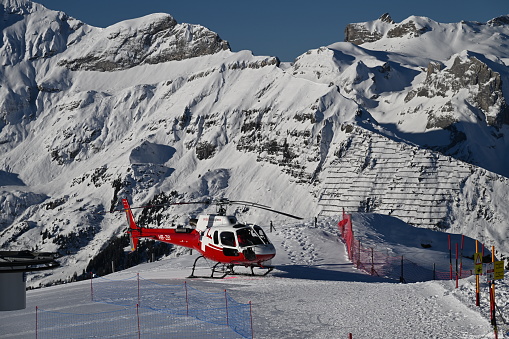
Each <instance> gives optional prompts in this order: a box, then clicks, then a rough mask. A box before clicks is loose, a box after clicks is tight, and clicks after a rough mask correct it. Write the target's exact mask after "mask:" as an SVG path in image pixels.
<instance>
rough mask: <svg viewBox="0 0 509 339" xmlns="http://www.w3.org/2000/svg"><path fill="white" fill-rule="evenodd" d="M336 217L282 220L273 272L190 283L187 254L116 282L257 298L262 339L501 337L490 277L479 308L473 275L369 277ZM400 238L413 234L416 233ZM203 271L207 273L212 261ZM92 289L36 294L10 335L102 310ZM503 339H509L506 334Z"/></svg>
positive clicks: (13, 316) (3, 316)
mask: <svg viewBox="0 0 509 339" xmlns="http://www.w3.org/2000/svg"><path fill="white" fill-rule="evenodd" d="M353 220H354V223H356V224H357V227H358V228H359V230H360V229H363V230H364V232H365V234H368V233H369V229H375V228H377V227H380V225H370V224H369V222H373V221H376V222H377V223H380V222H383V223H384V226H383V227H388V228H390V227H391V222H397V223H398V221H397V220H396V219H394V218H390V217H386V218H383V217H380V216H378V217H375V218H370V217H366V216H365V215H354V218H353ZM336 222H337V221H336V220H335V219H319V220H318V224H317V225H316V227H315V225H314V223H313V222H308V223H304V224H287V225H279V226H278V225H276V224H275V225H276V231H273V232H272V233H269V234H268V235H269V238H270V239H271V240H272V241H273V242H274V244H275V245H276V248H277V251H278V254H277V256H276V258H275V259H274V261H273V264H274V265H276V266H277V269H275V270H274V271H273V272H272V273H271V274H270V275H269V276H266V277H251V276H244V275H241V276H232V277H228V278H226V279H223V280H214V279H205V278H200V279H186V277H187V276H188V275H189V273H190V270H191V265H192V262H193V260H194V258H195V257H196V254H193V255H189V254H188V253H185V251H180V252H181V253H182V254H181V255H180V256H178V257H173V258H170V257H169V258H165V259H163V260H160V261H157V262H153V263H147V264H143V265H139V266H137V267H133V268H130V269H128V270H125V271H122V272H117V273H114V274H111V275H109V276H108V278H109V279H122V278H126V277H128V276H129V277H130V276H132V275H133V274H135V273H140V276H143V278H145V279H153V280H157V281H158V282H159V283H163V284H164V283H167V284H175V283H181V282H182V281H184V280H186V281H187V282H188V284H190V286H192V287H194V288H196V289H199V290H202V291H207V292H221V291H223V290H224V289H227V291H228V293H229V294H230V295H231V296H232V297H233V298H234V299H235V300H237V301H238V302H241V303H248V302H249V301H251V302H252V306H253V328H254V338H348V333H352V335H353V338H441V339H444V338H451V339H452V338H472V339H473V338H494V334H493V330H492V328H491V325H490V323H489V319H487V318H486V317H485V316H483V315H482V314H481V313H482V312H484V313H485V310H486V307H487V303H488V302H487V299H486V298H487V290H486V284H485V283H483V292H482V307H481V310H479V309H478V308H476V307H475V306H474V300H475V299H474V295H473V291H474V283H473V282H474V279H472V278H468V279H462V280H460V283H459V284H460V288H459V289H455V283H454V282H450V281H428V282H422V283H412V284H400V283H399V282H397V281H393V280H388V279H382V278H376V277H371V276H369V275H366V274H364V273H362V272H360V271H358V270H356V269H355V268H353V267H352V264H351V263H350V262H349V261H348V258H347V254H346V251H345V246H344V244H343V243H342V242H341V241H340V240H339V239H338V237H337V233H336ZM375 226H376V227H375ZM443 235H444V234H443V233H437V236H443ZM400 236H402V237H408V233H406V232H402V233H400ZM397 237H398V234H392V235H391V238H390V239H388V238H386V239H385V240H386V241H390V242H391V243H392V248H397V245H396V243H397V242H396V241H397ZM428 239H429V240H431V241H432V242H433V241H434V239H432V238H430V237H429V236H428ZM399 243H400V244H406V245H401V247H402V248H401V251H403V247H406V248H408V247H407V245H408V238H406V239H405V238H402V239H401V241H400V242H399ZM202 263H203V264H205V262H202ZM200 273H203V274H207V272H206V270H205V267H203V266H202V268H200V269H199V272H198V274H200ZM482 281H484V279H482ZM89 289H90V284H89V281H82V282H78V283H72V284H67V285H60V286H53V287H48V288H43V289H38V290H31V291H28V293H27V308H26V310H22V311H12V312H2V313H0V329H1V330H0V338H34V337H35V331H34V328H35V323H34V322H35V306H39V307H40V308H44V309H46V310H58V311H59V312H75V310H76V309H77V308H78V307H79V311H80V313H86V312H89V313H95V312H100V311H101V307H104V306H103V305H101V304H98V303H93V302H91V301H90V296H89ZM507 291H508V289H507V286H506V284H505V283H504V281H499V282H498V284H497V298H498V300H499V301H498V304H499V306H500V307H501V309H502V310H504V305H505V303H506V302H507V295H508V292H507ZM206 302H207V301H206V300H204V303H206ZM499 338H504V334H503V333H502V331H501V332H499Z"/></svg>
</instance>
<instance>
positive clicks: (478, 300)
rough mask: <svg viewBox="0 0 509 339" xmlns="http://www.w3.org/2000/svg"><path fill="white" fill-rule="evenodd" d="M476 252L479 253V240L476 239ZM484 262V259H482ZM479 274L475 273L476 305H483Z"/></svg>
mask: <svg viewBox="0 0 509 339" xmlns="http://www.w3.org/2000/svg"><path fill="white" fill-rule="evenodd" d="M475 253H479V241H477V240H476V241H475ZM481 262H482V259H481ZM479 285H480V284H479V274H477V272H476V274H475V306H480V305H481V298H480V288H479Z"/></svg>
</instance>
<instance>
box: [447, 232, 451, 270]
mask: <svg viewBox="0 0 509 339" xmlns="http://www.w3.org/2000/svg"><path fill="white" fill-rule="evenodd" d="M447 242H448V244H449V272H450V276H449V279H450V280H452V247H451V235H450V234H448V235H447Z"/></svg>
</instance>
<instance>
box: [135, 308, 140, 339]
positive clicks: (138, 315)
mask: <svg viewBox="0 0 509 339" xmlns="http://www.w3.org/2000/svg"><path fill="white" fill-rule="evenodd" d="M136 318H138V339H140V338H141V329H140V305H138V304H136Z"/></svg>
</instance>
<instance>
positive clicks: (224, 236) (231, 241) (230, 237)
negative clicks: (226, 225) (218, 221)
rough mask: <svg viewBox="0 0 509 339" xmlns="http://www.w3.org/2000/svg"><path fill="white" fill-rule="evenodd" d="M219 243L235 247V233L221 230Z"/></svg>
mask: <svg viewBox="0 0 509 339" xmlns="http://www.w3.org/2000/svg"><path fill="white" fill-rule="evenodd" d="M221 244H223V246H231V247H235V235H234V234H233V232H221Z"/></svg>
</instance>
